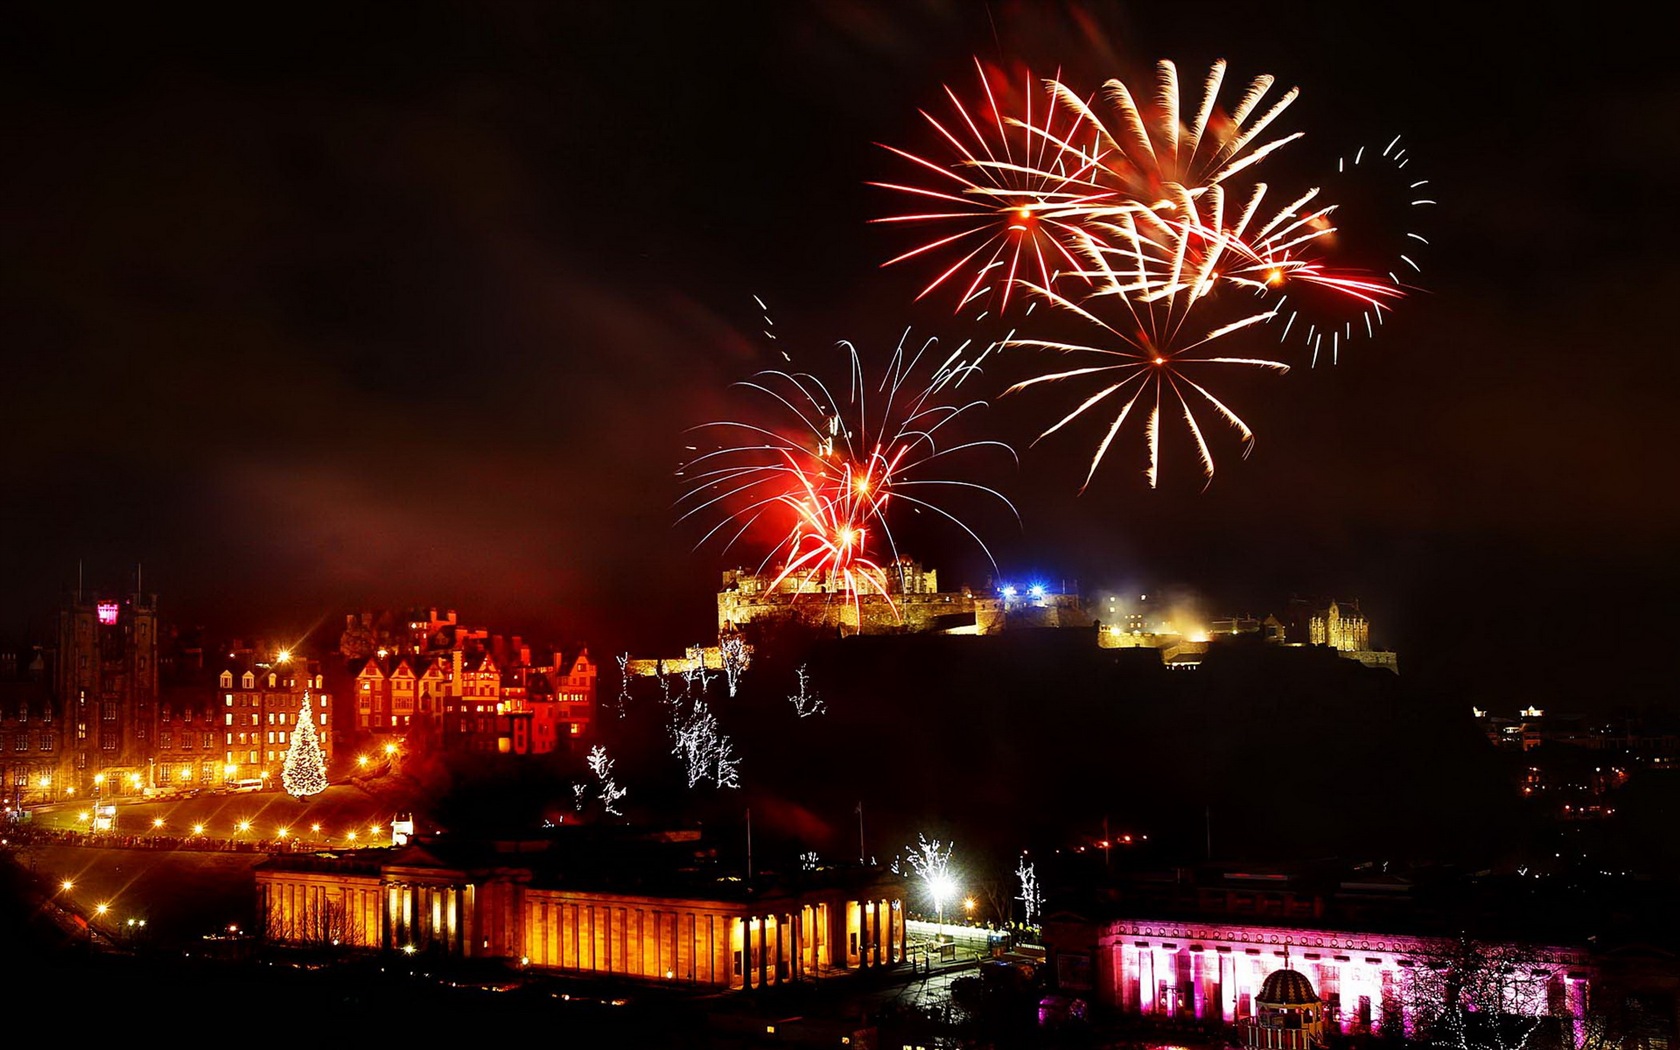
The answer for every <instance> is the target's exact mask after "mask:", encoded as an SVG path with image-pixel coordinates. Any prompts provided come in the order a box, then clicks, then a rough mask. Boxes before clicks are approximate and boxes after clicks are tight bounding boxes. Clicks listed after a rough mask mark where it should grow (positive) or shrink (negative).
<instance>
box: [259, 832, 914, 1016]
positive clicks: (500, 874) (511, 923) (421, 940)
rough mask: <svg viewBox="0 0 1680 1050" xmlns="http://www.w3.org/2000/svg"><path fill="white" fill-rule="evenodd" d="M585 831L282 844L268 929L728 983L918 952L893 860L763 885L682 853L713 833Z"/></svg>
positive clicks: (284, 936) (269, 881)
mask: <svg viewBox="0 0 1680 1050" xmlns="http://www.w3.org/2000/svg"><path fill="white" fill-rule="evenodd" d="M583 830H584V829H579V831H580V832H582V831H583ZM584 838H585V841H583V842H580V843H579V844H578V845H577V846H576V848H575V849H569V848H567V846H566V845H565V844H563V843H556V842H550V843H547V844H546V845H541V844H533V843H505V844H501V845H500V846H499V847H497V846H492V845H489V844H477V845H465V846H464V845H463V844H461V843H450V844H449V845H447V846H446V845H444V844H443V843H442V842H440V841H439V842H418V843H415V844H412V845H410V846H407V847H403V848H400V849H395V850H392V851H389V853H388V854H386V855H384V856H375V855H373V854H372V853H359V854H349V855H344V856H339V857H315V856H307V855H289V854H280V855H276V856H274V857H272V858H270V859H269V860H267V861H265V862H264V863H263V864H262V865H260V866H259V867H258V868H257V869H256V885H257V895H258V904H259V914H260V915H261V916H262V917H263V933H264V935H265V936H266V937H267V938H268V939H270V940H272V941H274V942H276V943H281V944H293V945H319V946H326V945H329V944H336V945H341V946H345V947H348V948H352V949H363V950H377V951H413V952H426V953H436V954H440V955H444V956H449V957H461V958H488V959H507V960H521V961H522V962H523V963H524V964H525V965H528V966H530V967H534V968H540V969H544V970H553V971H556V972H565V973H582V974H592V975H611V976H615V977H624V978H630V979H639V980H647V981H670V982H678V983H682V984H688V985H701V986H710V987H715V988H719V989H745V988H758V987H764V986H769V985H777V984H782V983H785V982H792V981H800V980H806V979H812V978H817V977H823V976H828V975H831V974H838V973H845V972H849V971H855V970H858V969H860V968H872V967H885V966H897V965H900V964H903V963H904V962H905V961H906V958H907V949H908V933H907V927H906V925H905V922H904V915H905V912H904V907H905V884H904V881H903V880H902V879H901V878H899V877H897V876H894V875H891V874H890V873H887V872H885V871H884V870H882V869H878V868H865V869H826V870H825V869H819V870H817V871H811V872H801V873H800V877H799V878H797V879H782V878H779V877H776V876H774V875H764V876H761V877H759V878H757V879H755V880H753V881H752V884H751V885H750V886H749V885H748V882H747V881H746V880H744V879H742V878H741V877H739V876H732V875H721V874H719V873H717V872H716V871H712V872H710V873H709V874H708V873H696V872H695V871H694V870H693V867H692V857H690V859H689V862H688V863H684V862H683V861H682V860H681V857H682V856H683V854H684V849H683V847H685V846H690V847H695V848H697V847H698V841H697V840H698V833H678V834H676V835H667V836H665V837H663V838H662V839H661V840H659V842H658V843H657V845H658V846H660V847H663V848H660V849H657V850H651V851H650V850H649V849H647V848H646V847H647V846H648V843H647V842H641V843H636V842H624V841H620V842H616V843H615V842H603V841H600V840H598V839H596V838H595V837H593V836H585V837H584ZM381 852H382V853H384V852H385V851H381ZM690 852H692V850H691V851H690ZM586 856H587V857H588V858H589V862H588V863H584V861H583V858H584V857H586ZM603 858H605V859H606V862H607V865H609V866H610V870H609V869H608V868H603V866H602V860H603ZM580 865H581V866H580Z"/></svg>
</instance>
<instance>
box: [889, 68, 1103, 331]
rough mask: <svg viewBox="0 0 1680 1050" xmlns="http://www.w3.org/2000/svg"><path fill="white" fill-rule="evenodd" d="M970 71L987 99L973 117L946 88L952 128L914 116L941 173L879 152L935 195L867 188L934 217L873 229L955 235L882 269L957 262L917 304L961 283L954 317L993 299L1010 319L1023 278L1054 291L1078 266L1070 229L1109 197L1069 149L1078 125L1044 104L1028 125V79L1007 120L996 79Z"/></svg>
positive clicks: (928, 163)
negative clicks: (908, 200) (934, 149)
mask: <svg viewBox="0 0 1680 1050" xmlns="http://www.w3.org/2000/svg"><path fill="white" fill-rule="evenodd" d="M974 65H975V70H976V71H977V72H978V73H979V76H980V85H981V88H982V91H983V93H984V102H983V103H982V105H981V106H980V107H978V115H977V114H976V113H975V112H974V111H972V110H971V107H969V106H966V105H964V103H963V101H962V100H961V99H960V98H959V97H958V96H957V93H956V92H955V91H953V90H952V89H951V88H950V86H949V85H947V86H946V87H945V95H946V98H947V99H949V100H950V103H951V107H952V109H953V110H954V111H955V113H956V120H955V122H954V123H953V124H952V126H950V127H947V126H946V124H945V123H942V122H941V121H940V120H939V119H937V118H935V117H934V116H933V115H931V114H929V113H928V112H927V111H926V110H922V111H921V115H922V117H923V119H925V120H926V121H927V122H928V123H929V124H930V125H931V126H932V127H933V129H934V131H935V133H936V134H937V136H938V138H939V139H940V141H941V142H942V144H943V145H944V146H945V147H947V148H948V149H949V151H950V156H951V157H952V158H954V159H953V160H951V161H950V162H948V163H939V162H936V161H933V160H929V159H927V158H925V157H922V156H919V155H917V154H914V153H911V152H908V151H906V150H902V149H898V148H897V147H894V146H887V145H885V144H879V145H881V146H882V148H883V149H886V150H888V151H889V152H891V153H893V154H895V155H896V156H898V157H901V158H903V159H904V160H906V161H909V162H910V163H911V164H912V165H915V168H916V171H917V173H918V174H932V175H934V176H936V177H937V179H936V182H935V183H934V185H933V186H932V187H929V186H920V185H912V184H909V183H903V182H870V183H869V185H871V186H876V187H879V188H881V189H886V190H891V191H893V192H895V193H900V194H907V195H909V196H911V197H913V198H914V199H915V200H916V201H917V202H918V203H919V204H924V205H926V206H927V207H930V208H932V209H934V210H930V211H913V212H908V213H905V214H899V215H888V216H882V217H880V218H876V219H872V220H870V221H871V222H876V223H891V224H906V225H911V226H918V227H927V226H931V227H935V228H937V229H939V230H941V231H943V230H953V229H954V231H955V232H951V233H941V234H940V235H938V236H937V237H935V239H934V240H932V241H929V242H927V243H925V244H921V245H919V246H918V247H915V248H912V249H911V250H909V251H906V252H903V253H901V254H899V255H897V256H895V257H893V258H891V259H888V260H887V261H886V262H884V263H882V264H881V265H882V266H892V265H895V264H897V263H902V262H907V261H910V260H917V259H921V258H922V257H924V256H932V255H937V254H942V253H949V254H953V255H958V256H959V258H957V260H956V261H955V262H953V263H951V264H950V265H949V266H947V267H946V268H945V269H943V270H942V271H941V272H939V274H938V275H937V276H935V277H934V278H933V280H932V281H930V282H929V283H928V284H927V286H926V287H924V288H923V289H922V290H921V292H920V293H919V294H918V295H917V296H916V298H917V299H918V300H919V299H923V298H926V297H927V296H928V295H930V294H931V293H933V292H934V291H935V290H936V289H939V288H940V287H941V286H943V285H945V284H946V283H947V282H951V284H952V285H953V287H955V286H957V285H959V284H961V283H962V282H964V281H966V282H967V283H966V286H964V287H963V289H962V291H961V292H960V294H958V296H957V307H956V309H957V311H958V312H960V311H961V310H962V309H963V307H965V306H967V305H968V304H970V303H973V302H976V301H977V300H980V299H982V298H985V297H987V293H988V292H991V291H994V290H995V292H996V298H997V299H998V309H999V310H1000V311H1001V310H1006V309H1008V307H1009V299H1010V295H1011V292H1012V289H1013V288H1014V286H1015V284H1016V282H1017V280H1018V278H1019V277H1020V276H1021V274H1022V273H1024V272H1032V273H1035V274H1036V275H1037V278H1038V280H1039V281H1040V282H1041V283H1043V284H1051V283H1053V281H1054V279H1055V275H1056V273H1057V272H1058V271H1060V270H1062V269H1063V268H1064V267H1065V266H1071V265H1073V264H1074V262H1075V260H1074V259H1073V256H1072V254H1071V252H1070V251H1069V248H1068V244H1069V242H1070V241H1071V240H1072V239H1073V238H1074V237H1076V236H1077V234H1078V230H1077V227H1076V226H1075V225H1074V224H1073V223H1071V222H1070V221H1069V220H1070V219H1071V218H1076V217H1078V216H1081V215H1083V214H1085V213H1086V212H1087V211H1088V210H1089V209H1091V208H1093V207H1096V206H1099V205H1102V204H1103V203H1105V202H1106V201H1107V200H1108V198H1109V196H1110V193H1109V191H1108V190H1107V189H1105V188H1104V187H1102V186H1100V185H1097V184H1096V183H1094V182H1092V181H1091V178H1092V176H1093V175H1094V174H1095V172H1096V168H1097V158H1095V157H1094V156H1091V155H1089V154H1085V153H1081V151H1079V150H1078V149H1077V148H1076V147H1074V146H1072V145H1071V143H1070V142H1069V137H1070V136H1071V135H1072V134H1073V133H1074V132H1075V131H1076V130H1077V126H1076V123H1077V118H1071V117H1070V118H1068V120H1067V122H1066V126H1065V127H1064V128H1058V126H1057V124H1058V109H1057V108H1056V107H1054V106H1052V105H1050V104H1049V101H1048V99H1047V100H1046V101H1045V102H1044V103H1043V104H1042V108H1041V109H1040V110H1039V114H1040V115H1035V113H1034V106H1033V98H1034V96H1035V95H1036V94H1038V93H1039V92H1040V88H1039V86H1038V85H1037V83H1036V82H1035V80H1034V78H1033V77H1032V76H1031V75H1028V76H1027V78H1026V84H1025V89H1024V90H1023V91H1022V92H1021V98H1020V101H1019V103H1018V105H1019V106H1020V107H1021V108H1020V109H1019V111H1009V112H1006V111H1005V108H1004V107H1003V105H1001V104H1000V102H999V100H998V92H997V91H996V90H994V88H993V78H992V77H989V76H988V75H987V72H986V69H985V67H984V66H982V65H981V64H980V61H979V60H978V59H976V60H975V63H974ZM1040 120H1042V123H1040V122H1039V121H1040ZM1013 132H1018V134H1012V133H1013ZM1017 139H1018V141H1016V140H1017ZM941 265H944V264H941ZM959 271H963V276H962V277H960V278H959V277H956V275H957V274H958V272H959ZM953 278H955V279H954V280H953ZM988 282H993V283H988Z"/></svg>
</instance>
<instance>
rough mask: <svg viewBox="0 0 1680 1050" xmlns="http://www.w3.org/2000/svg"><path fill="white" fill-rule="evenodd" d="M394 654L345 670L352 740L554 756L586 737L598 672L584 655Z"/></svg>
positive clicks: (521, 649)
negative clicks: (350, 701) (378, 739)
mask: <svg viewBox="0 0 1680 1050" xmlns="http://www.w3.org/2000/svg"><path fill="white" fill-rule="evenodd" d="M520 642H521V640H520V639H517V638H516V639H515V643H516V645H517V648H516V649H515V650H512V651H509V652H506V653H504V654H503V656H501V657H498V656H497V654H496V653H494V652H491V651H488V650H466V649H449V650H446V651H444V652H440V653H397V652H391V651H389V650H386V651H383V652H381V653H376V654H375V655H373V656H369V657H365V658H362V659H359V660H353V661H351V662H350V663H349V664H348V666H347V673H348V674H349V676H350V678H351V681H352V685H351V690H352V692H353V694H354V695H355V698H356V699H355V707H354V710H355V731H356V733H357V734H358V735H361V736H363V737H399V738H402V739H404V740H405V741H407V742H408V743H409V745H410V746H413V747H416V748H420V749H431V748H441V749H444V750H462V751H484V752H494V753H501V754H548V753H549V752H552V751H555V750H558V749H575V748H576V747H578V746H580V745H581V743H582V742H583V741H584V740H585V739H587V738H588V737H589V730H590V727H591V726H592V725H593V724H594V719H595V709H596V683H597V678H598V676H599V668H598V667H597V666H596V664H595V662H594V660H592V659H591V658H590V656H589V650H588V649H579V650H578V651H577V652H575V653H573V654H571V655H570V656H567V655H566V654H564V653H560V652H556V653H554V654H553V656H552V658H551V659H550V660H548V661H544V662H542V663H533V662H532V658H531V650H530V648H529V647H526V646H524V645H522V644H519V643H520Z"/></svg>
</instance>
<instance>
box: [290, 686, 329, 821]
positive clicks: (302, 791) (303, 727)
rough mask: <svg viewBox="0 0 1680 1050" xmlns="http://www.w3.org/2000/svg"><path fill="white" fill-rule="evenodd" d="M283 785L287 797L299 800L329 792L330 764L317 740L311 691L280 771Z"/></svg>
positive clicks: (306, 698)
mask: <svg viewBox="0 0 1680 1050" xmlns="http://www.w3.org/2000/svg"><path fill="white" fill-rule="evenodd" d="M280 784H281V786H282V787H284V788H285V789H286V794H288V795H292V796H295V797H297V798H305V797H307V796H309V795H318V794H320V793H321V792H323V791H325V790H326V789H327V760H326V758H325V757H324V756H323V755H322V754H321V742H320V740H319V739H317V738H316V736H315V716H314V715H313V714H311V713H310V710H309V690H307V689H305V690H304V691H303V710H302V711H300V712H299V713H298V722H297V730H296V731H295V732H293V733H292V746H291V747H290V748H288V749H287V751H286V763H285V765H283V766H281V767H280Z"/></svg>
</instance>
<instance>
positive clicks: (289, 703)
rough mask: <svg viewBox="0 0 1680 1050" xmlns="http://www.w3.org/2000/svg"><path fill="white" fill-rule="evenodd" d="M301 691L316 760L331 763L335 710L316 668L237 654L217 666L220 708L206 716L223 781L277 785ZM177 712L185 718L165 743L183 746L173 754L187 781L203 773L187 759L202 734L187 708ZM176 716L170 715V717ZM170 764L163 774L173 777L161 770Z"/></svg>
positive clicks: (298, 712) (283, 659)
mask: <svg viewBox="0 0 1680 1050" xmlns="http://www.w3.org/2000/svg"><path fill="white" fill-rule="evenodd" d="M306 693H307V694H308V697H309V710H310V717H312V718H313V719H314V720H315V724H316V736H317V737H318V738H319V742H320V748H321V757H322V758H323V759H324V760H325V761H327V762H328V763H331V761H332V755H333V743H332V736H333V722H334V718H335V716H336V715H337V713H338V709H337V706H336V705H335V704H334V702H333V697H332V695H331V694H330V693H328V692H327V690H326V679H325V677H324V676H323V675H322V673H321V668H320V667H319V666H318V665H316V664H313V663H311V662H309V661H306V660H303V659H301V658H297V659H294V658H293V657H291V656H290V655H289V654H286V655H283V656H276V657H273V658H271V659H255V658H252V657H249V656H246V657H241V656H240V655H239V654H237V653H236V654H232V655H230V657H229V658H228V660H227V661H225V662H223V663H222V664H221V666H220V668H219V670H218V672H217V675H216V695H217V696H219V697H220V698H221V710H220V712H219V713H215V714H213V715H212V718H213V721H214V722H215V723H217V728H218V729H219V730H220V734H221V737H222V743H223V748H222V753H221V754H220V755H219V756H217V757H219V758H221V760H222V762H223V763H224V765H225V768H224V769H223V773H224V775H225V778H226V779H227V780H228V781H230V782H232V783H234V784H238V785H245V786H253V787H267V786H269V785H270V784H278V783H279V782H280V779H279V778H280V769H281V766H282V765H283V764H284V763H285V761H286V752H287V751H288V750H290V748H291V746H292V734H293V733H295V732H296V731H297V725H298V719H299V718H300V717H302V713H303V702H304V695H305V694H306ZM179 713H180V714H181V715H184V716H185V720H184V721H182V722H181V723H180V725H179V726H178V727H174V726H172V730H173V732H172V737H171V743H172V745H176V746H180V745H186V749H185V750H184V751H183V752H182V753H181V754H180V755H179V765H180V769H179V773H180V777H181V779H182V781H185V782H188V783H190V782H192V781H193V780H194V779H198V778H201V777H202V774H203V768H204V767H203V761H204V760H203V759H202V758H197V757H196V756H195V758H196V760H195V758H188V757H187V755H188V754H189V753H190V752H191V744H192V742H193V739H194V736H195V734H198V735H202V734H201V732H200V731H199V729H198V727H197V726H196V725H195V724H194V723H193V722H192V721H191V718H192V715H193V713H194V712H193V709H192V708H191V707H190V706H189V707H187V708H185V710H184V711H182V712H179ZM176 714H177V712H175V711H171V715H172V716H174V715H176ZM160 742H161V741H160ZM171 757H172V758H174V757H175V756H173V755H172V756H171ZM170 764H173V763H167V762H166V769H165V773H166V775H169V776H171V777H173V776H174V774H173V773H170V772H169V771H168V769H167V766H168V765H170ZM195 772H196V773H197V775H198V776H197V777H194V773H195ZM200 782H202V781H200Z"/></svg>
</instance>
